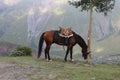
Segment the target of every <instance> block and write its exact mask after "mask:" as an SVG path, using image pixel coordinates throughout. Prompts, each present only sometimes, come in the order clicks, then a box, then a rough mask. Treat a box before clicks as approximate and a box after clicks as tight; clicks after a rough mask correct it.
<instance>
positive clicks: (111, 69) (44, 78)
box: [0, 57, 120, 80]
mask: <svg viewBox="0 0 120 80" xmlns="http://www.w3.org/2000/svg"><path fill="white" fill-rule="evenodd" d="M0 62H8V63H14V64H17V65H22V66H29V67H30V68H31V70H32V72H31V73H26V75H27V77H28V78H29V79H30V80H120V64H99V65H97V64H94V65H91V66H89V65H87V64H86V63H85V62H81V61H76V62H75V63H71V62H69V61H68V62H64V61H63V60H62V59H54V60H53V61H52V62H47V61H45V60H44V59H39V60H38V59H36V58H33V57H0Z"/></svg>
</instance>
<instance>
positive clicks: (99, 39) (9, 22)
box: [0, 0, 120, 55]
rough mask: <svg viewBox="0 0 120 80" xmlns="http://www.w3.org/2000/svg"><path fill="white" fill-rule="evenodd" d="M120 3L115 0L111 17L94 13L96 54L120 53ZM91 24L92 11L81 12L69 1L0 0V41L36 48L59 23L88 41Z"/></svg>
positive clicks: (93, 50)
mask: <svg viewBox="0 0 120 80" xmlns="http://www.w3.org/2000/svg"><path fill="white" fill-rule="evenodd" d="M119 3H120V0H116V3H115V7H114V9H113V11H112V12H110V13H108V16H104V15H103V14H99V13H96V12H94V13H93V28H92V53H93V54H95V55H103V54H120V53H119V51H120V50H119V47H120V45H119V42H120V36H119V34H120V15H119V14H120V10H119V9H120V5H119ZM88 23H89V12H81V11H80V10H79V9H77V8H75V7H73V6H71V5H69V4H68V0H0V41H7V42H11V43H16V44H20V45H29V46H30V47H33V48H37V45H38V40H39V37H40V35H41V33H43V32H44V31H47V30H52V29H55V30H58V29H59V26H65V27H71V28H72V29H73V31H75V32H76V33H78V34H80V35H81V36H82V37H83V38H84V39H85V41H87V32H88ZM56 46H57V45H56ZM53 48H54V47H53ZM77 50H79V47H78V49H77ZM74 53H80V51H76V50H75V52H74Z"/></svg>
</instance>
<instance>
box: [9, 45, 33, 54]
mask: <svg viewBox="0 0 120 80" xmlns="http://www.w3.org/2000/svg"><path fill="white" fill-rule="evenodd" d="M31 53H32V49H31V48H29V47H25V46H20V47H17V48H16V49H15V50H13V51H11V53H10V56H31V55H32V54H31Z"/></svg>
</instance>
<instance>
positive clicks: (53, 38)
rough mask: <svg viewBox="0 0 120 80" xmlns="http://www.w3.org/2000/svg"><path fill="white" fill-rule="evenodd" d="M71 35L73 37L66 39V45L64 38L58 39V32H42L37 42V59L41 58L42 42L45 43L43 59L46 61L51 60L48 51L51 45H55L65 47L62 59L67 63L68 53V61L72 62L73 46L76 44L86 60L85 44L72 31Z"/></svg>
mask: <svg viewBox="0 0 120 80" xmlns="http://www.w3.org/2000/svg"><path fill="white" fill-rule="evenodd" d="M72 33H73V36H71V37H69V38H68V39H67V43H66V41H64V37H60V36H59V35H58V34H59V31H57V30H50V31H46V32H43V33H42V35H41V37H40V40H39V45H38V55H37V58H39V57H40V56H41V51H42V46H43V42H44V41H45V43H46V48H45V59H47V60H49V61H50V60H51V58H50V54H49V50H50V47H51V45H52V44H53V43H56V44H58V45H64V46H67V51H66V55H65V57H64V60H65V61H67V55H68V53H69V52H70V60H71V61H72V60H73V57H72V53H73V46H75V45H76V44H78V45H79V46H80V47H81V48H82V57H83V58H84V59H87V56H88V54H89V52H88V51H87V48H88V46H87V44H86V43H85V41H84V39H83V38H82V37H81V36H80V35H78V34H76V33H75V32H73V31H72Z"/></svg>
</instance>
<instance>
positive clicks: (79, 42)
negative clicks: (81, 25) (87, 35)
mask: <svg viewBox="0 0 120 80" xmlns="http://www.w3.org/2000/svg"><path fill="white" fill-rule="evenodd" d="M74 34H75V38H76V42H77V43H78V45H79V46H80V47H81V48H82V49H85V48H87V44H86V43H85V41H84V39H83V38H82V37H81V36H79V35H78V34H76V33H74Z"/></svg>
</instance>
